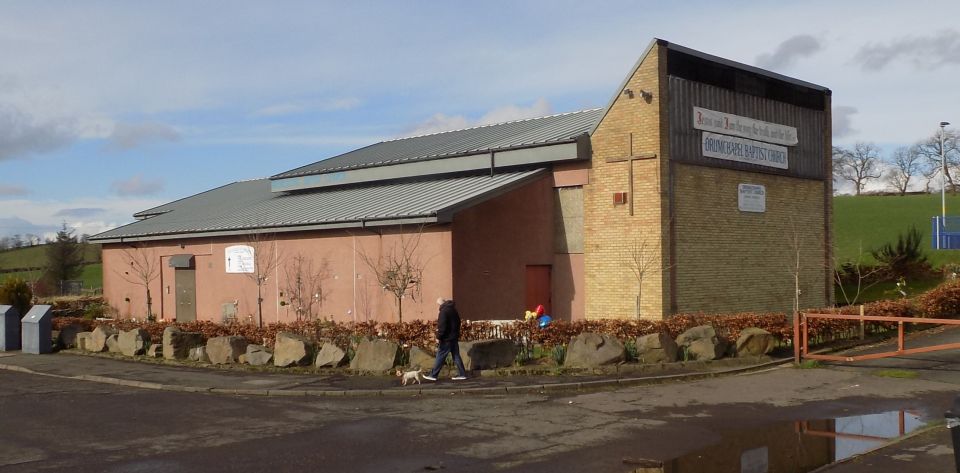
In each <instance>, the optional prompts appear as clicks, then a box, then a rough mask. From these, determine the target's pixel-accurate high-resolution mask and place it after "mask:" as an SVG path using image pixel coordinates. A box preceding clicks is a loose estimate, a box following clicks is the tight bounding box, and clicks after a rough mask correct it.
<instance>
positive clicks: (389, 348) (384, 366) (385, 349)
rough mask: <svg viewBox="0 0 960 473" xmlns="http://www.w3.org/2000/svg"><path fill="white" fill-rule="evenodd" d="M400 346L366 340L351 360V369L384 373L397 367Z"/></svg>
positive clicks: (388, 342)
mask: <svg viewBox="0 0 960 473" xmlns="http://www.w3.org/2000/svg"><path fill="white" fill-rule="evenodd" d="M399 358H400V346H399V345H397V344H396V343H393V342H390V341H387V340H364V341H362V342H360V345H359V346H357V352H356V355H354V357H353V359H352V360H350V369H354V370H358V371H374V372H384V371H388V370H391V369H393V367H394V366H397V364H398V361H399Z"/></svg>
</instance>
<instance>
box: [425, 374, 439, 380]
mask: <svg viewBox="0 0 960 473" xmlns="http://www.w3.org/2000/svg"><path fill="white" fill-rule="evenodd" d="M423 379H425V380H427V381H436V380H437V378H434V377H433V376H430V375H428V374H425V375H423Z"/></svg>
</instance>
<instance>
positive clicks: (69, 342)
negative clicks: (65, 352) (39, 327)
mask: <svg viewBox="0 0 960 473" xmlns="http://www.w3.org/2000/svg"><path fill="white" fill-rule="evenodd" d="M83 331H84V328H83V325H80V324H69V325H64V326H63V327H60V333H59V334H57V346H59V347H60V348H61V349H65V348H77V334H78V333H81V332H83Z"/></svg>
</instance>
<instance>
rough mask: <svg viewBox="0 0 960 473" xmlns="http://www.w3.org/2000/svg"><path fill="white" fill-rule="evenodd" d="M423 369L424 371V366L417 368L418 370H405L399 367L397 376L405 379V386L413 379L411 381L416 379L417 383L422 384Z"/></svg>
mask: <svg viewBox="0 0 960 473" xmlns="http://www.w3.org/2000/svg"><path fill="white" fill-rule="evenodd" d="M421 371H423V369H422V368H421V369H418V370H416V371H403V370H400V369H398V370H397V376H399V377H400V378H402V379H403V385H404V386H406V385H407V381H411V382H414V381H415V382H416V383H417V384H420V372H421Z"/></svg>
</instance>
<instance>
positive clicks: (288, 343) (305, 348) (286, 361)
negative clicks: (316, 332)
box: [273, 332, 313, 367]
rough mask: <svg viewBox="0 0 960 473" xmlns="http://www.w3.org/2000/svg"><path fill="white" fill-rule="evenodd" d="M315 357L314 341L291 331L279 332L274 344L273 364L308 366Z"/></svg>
mask: <svg viewBox="0 0 960 473" xmlns="http://www.w3.org/2000/svg"><path fill="white" fill-rule="evenodd" d="M312 357H313V343H311V342H310V341H309V340H307V339H306V338H304V337H302V336H300V335H297V334H295V333H290V332H280V333H278V334H277V342H276V343H275V344H274V345H273V366H280V367H286V366H306V365H309V364H310V362H311V361H313V360H312V359H311V358H312Z"/></svg>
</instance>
